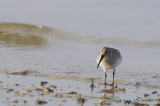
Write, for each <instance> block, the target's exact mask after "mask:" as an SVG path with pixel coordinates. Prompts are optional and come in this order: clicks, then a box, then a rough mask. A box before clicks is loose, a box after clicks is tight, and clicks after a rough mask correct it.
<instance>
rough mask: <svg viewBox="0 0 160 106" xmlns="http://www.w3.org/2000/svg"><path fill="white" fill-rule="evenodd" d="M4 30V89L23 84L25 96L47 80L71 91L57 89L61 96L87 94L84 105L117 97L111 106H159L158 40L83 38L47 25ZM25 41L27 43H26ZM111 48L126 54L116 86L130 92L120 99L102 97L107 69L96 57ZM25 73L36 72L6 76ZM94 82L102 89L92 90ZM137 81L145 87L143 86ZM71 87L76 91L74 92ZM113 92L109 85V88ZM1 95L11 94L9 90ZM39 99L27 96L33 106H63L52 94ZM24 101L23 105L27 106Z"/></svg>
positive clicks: (1, 35)
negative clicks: (41, 104) (129, 105)
mask: <svg viewBox="0 0 160 106" xmlns="http://www.w3.org/2000/svg"><path fill="white" fill-rule="evenodd" d="M0 29H1V30H0V32H1V33H0V41H1V48H0V49H1V52H0V55H1V57H0V60H2V61H0V70H1V71H0V72H1V76H2V77H3V78H2V79H1V81H3V83H2V85H3V86H4V87H7V85H8V86H9V87H11V88H13V89H17V87H15V86H14V85H12V83H13V82H14V83H18V84H20V85H22V86H20V87H19V88H18V89H17V90H19V91H21V92H25V91H24V89H27V88H28V89H29V88H32V85H34V86H38V87H39V85H38V84H39V83H40V81H43V80H44V81H48V82H50V83H49V84H50V85H52V84H55V85H56V86H59V87H62V88H63V89H65V90H64V91H57V92H58V93H65V92H70V91H73V90H75V91H76V92H77V93H78V94H82V95H83V96H84V97H86V98H87V102H85V103H84V105H93V104H94V103H97V104H98V103H99V101H100V100H104V99H103V98H100V96H104V95H107V96H109V97H110V96H111V99H109V101H110V103H111V105H114V104H119V105H123V104H124V100H126V99H129V100H131V101H132V102H133V103H134V101H138V102H139V103H148V104H155V103H157V102H158V100H157V99H159V96H158V94H159V89H160V86H159V85H160V81H159V78H160V75H159V64H158V63H159V62H160V60H159V59H158V58H157V57H158V56H159V54H160V50H159V45H158V44H159V42H158V41H154V43H151V42H150V41H141V40H138V41H137V40H134V39H130V40H127V39H125V38H121V39H119V38H114V37H113V38H104V37H101V36H100V37H98V36H90V35H81V34H77V33H70V32H65V31H60V30H57V29H52V28H49V27H45V26H36V25H28V24H20V23H19V24H17V23H1V24H0ZM28 35H29V36H28ZM6 36H7V37H6ZM34 38H36V42H34V41H35V40H33V39H34ZM22 39H23V41H25V42H26V43H24V42H22ZM105 39H106V40H105ZM37 42H38V43H37ZM115 42H117V43H115ZM105 45H108V46H111V47H115V48H118V49H119V50H120V52H121V54H122V56H123V62H122V64H121V65H120V66H119V67H118V68H117V69H116V75H115V79H116V81H115V82H116V83H117V84H118V88H125V89H126V91H125V93H123V92H116V91H115V93H114V95H113V94H105V93H104V92H102V93H99V92H100V91H101V90H103V89H105V87H104V85H101V83H103V82H104V72H103V70H102V69H101V68H99V69H98V70H97V69H96V66H97V63H96V57H97V55H98V52H99V50H100V48H101V47H102V46H105ZM23 70H31V71H32V74H30V75H27V76H19V75H18V76H17V75H10V74H9V75H8V74H6V72H17V71H23ZM107 74H108V79H107V81H108V82H109V83H111V82H112V70H109V71H108V72H107ZM6 75H7V76H6ZM19 79H22V81H19ZM93 79H94V84H95V86H96V87H95V88H94V90H93V92H92V90H91V89H90V87H89V86H90V84H91V80H93ZM11 80H12V81H11ZM24 82H25V83H24ZM136 83H139V84H140V85H138V87H137V86H135V85H136ZM69 85H70V86H71V87H73V88H71V89H68V88H67V87H68V86H69ZM77 87H78V88H79V89H77ZM109 88H110V87H109V86H108V87H107V89H109ZM32 89H33V88H32ZM84 89H85V91H84ZM153 91H158V93H157V94H156V95H153V94H152V92H153ZM1 92H3V94H4V95H5V89H3V90H2V91H1ZM144 94H149V95H150V96H149V97H148V98H151V99H154V101H151V102H150V101H149V102H142V100H143V99H145V100H146V101H147V100H148V98H144ZM11 95H12V96H13V97H14V93H9V94H6V97H3V98H1V102H2V103H4V104H10V100H9V101H8V99H7V98H10V96H11ZM33 95H35V96H34V97H33V98H34V99H32V98H30V96H29V97H27V101H28V102H27V105H34V104H35V101H36V99H37V98H40V99H44V100H46V101H47V102H48V103H47V104H46V105H52V104H54V103H56V104H57V105H58V104H62V105H63V102H62V100H63V99H62V98H57V99H56V100H55V99H53V98H52V97H51V95H52V94H51V95H44V96H39V95H38V94H37V93H34V94H33ZM6 99H7V100H6ZM10 99H12V98H10ZM17 99H18V100H19V101H21V100H22V101H23V99H24V97H23V95H21V96H19V97H18V98H17ZM64 99H65V100H66V102H65V103H67V104H68V105H70V104H77V103H76V98H73V99H69V98H64ZM120 100H121V101H120ZM22 101H21V102H20V103H22V104H23V102H22ZM118 101H120V102H118ZM20 103H19V104H20Z"/></svg>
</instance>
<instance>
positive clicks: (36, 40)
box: [0, 23, 52, 46]
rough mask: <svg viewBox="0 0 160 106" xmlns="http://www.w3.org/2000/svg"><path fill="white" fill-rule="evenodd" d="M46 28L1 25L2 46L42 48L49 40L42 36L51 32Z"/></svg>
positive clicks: (28, 25) (0, 39) (17, 24)
mask: <svg viewBox="0 0 160 106" xmlns="http://www.w3.org/2000/svg"><path fill="white" fill-rule="evenodd" d="M51 31H52V29H50V28H48V27H45V26H36V25H30V24H21V23H0V41H1V42H0V44H1V45H8V46H11V45H12V46H16V45H17V46H20V45H21V46H26V45H27V46H28V45H29V46H41V45H44V44H46V43H47V39H45V38H44V37H42V36H41V35H43V34H47V33H49V32H51Z"/></svg>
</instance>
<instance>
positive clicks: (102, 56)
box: [97, 55, 104, 69]
mask: <svg viewBox="0 0 160 106" xmlns="http://www.w3.org/2000/svg"><path fill="white" fill-rule="evenodd" d="M103 58H104V55H101V59H100V60H99V63H98V65H97V69H98V67H99V64H100V63H101V61H102V59H103Z"/></svg>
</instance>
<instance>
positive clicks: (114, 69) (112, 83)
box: [111, 69, 115, 86]
mask: <svg viewBox="0 0 160 106" xmlns="http://www.w3.org/2000/svg"><path fill="white" fill-rule="evenodd" d="M114 75H115V69H114V70H113V83H112V84H111V85H112V86H113V85H114Z"/></svg>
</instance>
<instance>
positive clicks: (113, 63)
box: [97, 47, 122, 85]
mask: <svg viewBox="0 0 160 106" xmlns="http://www.w3.org/2000/svg"><path fill="white" fill-rule="evenodd" d="M121 61H122V56H121V54H120V52H119V51H118V50H117V49H114V48H110V47H103V48H101V50H100V52H99V55H98V57H97V63H98V65H97V69H98V67H99V65H100V66H101V67H102V69H103V70H104V72H105V83H104V85H108V84H107V83H106V78H107V74H106V71H107V70H108V69H113V83H112V84H111V85H114V75H115V68H116V67H117V66H118V65H119V64H120V63H121Z"/></svg>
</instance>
